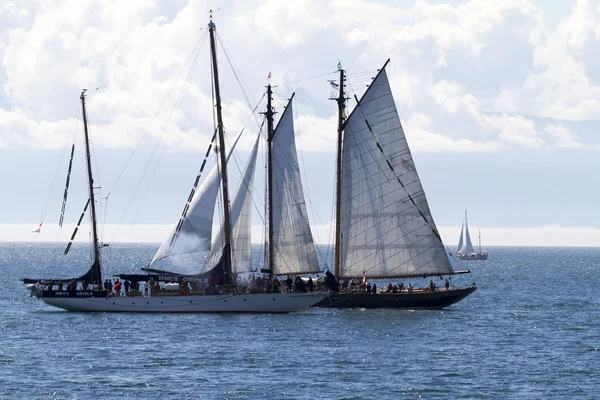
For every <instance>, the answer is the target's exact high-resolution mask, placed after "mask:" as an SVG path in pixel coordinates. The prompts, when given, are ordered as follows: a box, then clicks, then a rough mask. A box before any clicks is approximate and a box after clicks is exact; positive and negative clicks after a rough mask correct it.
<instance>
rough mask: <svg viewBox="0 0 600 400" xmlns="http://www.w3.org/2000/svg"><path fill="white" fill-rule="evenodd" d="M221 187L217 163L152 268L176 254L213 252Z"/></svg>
mask: <svg viewBox="0 0 600 400" xmlns="http://www.w3.org/2000/svg"><path fill="white" fill-rule="evenodd" d="M241 134H242V132H240V134H239V135H238V137H237V138H236V140H235V142H234V143H233V145H232V146H231V150H230V151H229V153H228V154H227V160H228V161H229V156H230V155H231V153H232V152H233V150H234V149H235V146H236V144H237V142H238V140H239V138H240V137H241ZM220 184H221V174H220V170H219V166H218V163H217V164H215V166H214V167H213V168H212V169H211V170H210V172H209V173H208V175H207V176H206V179H205V180H204V181H203V182H202V184H201V185H200V187H199V188H198V190H196V191H195V192H194V194H193V196H192V199H191V200H190V201H189V205H186V207H187V212H185V216H182V217H181V218H180V220H179V221H178V222H177V223H176V224H175V225H174V226H173V229H172V231H171V233H170V234H169V236H167V238H166V239H165V241H164V242H163V243H162V244H161V245H160V247H159V248H158V251H157V252H156V254H154V257H153V258H152V261H150V265H152V264H154V263H155V262H157V261H159V260H162V259H163V258H166V257H169V256H172V255H177V254H188V253H196V252H199V251H206V250H210V242H211V235H212V225H213V216H214V213H215V204H216V201H217V196H218V194H219V185H220ZM178 227H179V228H178Z"/></svg>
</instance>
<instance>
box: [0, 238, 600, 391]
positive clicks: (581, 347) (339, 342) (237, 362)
mask: <svg viewBox="0 0 600 400" xmlns="http://www.w3.org/2000/svg"><path fill="white" fill-rule="evenodd" d="M155 250H156V246H155V245H124V244H123V245H111V246H110V247H108V248H105V249H104V255H103V261H104V263H105V270H106V272H107V273H108V274H112V273H113V272H117V271H119V272H133V271H138V268H139V267H140V266H143V265H144V264H146V263H147V262H148V260H149V259H150V258H151V256H152V254H153V252H154V251H155ZM61 251H62V248H58V247H57V246H54V245H50V244H14V243H10V244H9V243H5V244H0V309H1V310H2V311H1V316H0V399H118V398H120V399H199V398H204V399H315V398H316V399H414V398H423V399H492V398H494V399H495V398H498V399H598V398H600V289H599V287H600V249H595V248H492V249H490V257H489V260H488V261H485V262H472V263H470V264H468V267H469V268H470V269H471V271H472V273H471V274H470V275H465V276H457V277H456V278H454V279H453V280H454V283H455V284H470V283H472V282H476V283H477V286H478V288H479V289H478V290H477V291H476V292H475V293H474V294H472V295H471V296H470V297H468V298H466V299H465V300H463V301H462V302H460V303H458V304H456V305H454V306H452V307H450V308H448V309H445V310H442V311H414V310H412V311H411V310H328V309H324V310H321V309H309V310H307V311H303V312H299V313H295V314H287V315H212V314H208V315H205V314H160V315H156V314H155V315H145V314H105V313H95V314H92V313H90V314H85V313H69V312H65V311H61V310H58V309H53V308H51V307H49V306H46V305H45V304H43V303H42V302H40V301H38V300H36V299H35V298H30V297H29V296H28V293H27V291H26V290H25V288H24V286H23V285H22V284H21V283H20V282H19V278H21V277H24V276H27V277H59V276H66V277H68V276H72V275H76V274H78V273H82V272H84V271H85V270H86V269H87V267H88V265H89V262H88V260H89V249H88V248H87V247H86V246H83V245H81V246H77V247H76V248H75V249H74V251H73V253H74V254H73V257H68V258H66V259H63V258H62V257H60V256H58V254H59V253H60V252H61ZM410 281H411V282H412V283H413V285H419V286H420V285H425V284H426V283H427V282H428V281H429V279H427V280H424V279H413V280H410ZM404 282H405V284H406V283H408V282H409V280H405V281H404Z"/></svg>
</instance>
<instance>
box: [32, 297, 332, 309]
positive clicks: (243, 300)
mask: <svg viewBox="0 0 600 400" xmlns="http://www.w3.org/2000/svg"><path fill="white" fill-rule="evenodd" d="M326 297H327V294H326V293H261V294H233V295H204V296H153V297H64V298H60V297H41V300H42V301H44V302H45V303H46V304H48V305H51V306H54V307H58V308H62V309H65V310H67V311H83V312H140V313H288V312H294V311H299V310H303V309H306V308H308V307H310V306H312V305H314V304H316V303H318V302H319V301H321V300H323V299H324V298H326Z"/></svg>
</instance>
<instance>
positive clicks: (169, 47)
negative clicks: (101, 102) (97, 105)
mask: <svg viewBox="0 0 600 400" xmlns="http://www.w3.org/2000/svg"><path fill="white" fill-rule="evenodd" d="M203 29H204V27H202V28H200V29H197V30H195V31H194V32H192V33H190V34H189V35H187V36H185V37H184V38H182V39H179V40H178V41H176V42H174V43H172V44H171V45H169V46H168V47H167V48H166V49H164V50H161V51H159V52H158V53H156V54H154V55H152V56H150V57H148V58H146V59H145V60H144V61H141V62H140V63H138V64H136V65H133V66H131V67H129V68H127V69H126V70H125V71H123V72H121V73H120V74H117V75H115V76H113V80H114V79H115V78H120V77H121V76H123V75H125V74H128V73H129V72H131V70H132V69H134V68H137V67H139V66H140V65H142V64H144V63H146V62H148V61H150V60H151V59H153V58H154V57H156V56H159V55H161V54H162V53H164V52H166V51H167V50H171V47H174V46H176V45H178V44H179V43H181V42H183V41H184V40H186V39H188V38H189V37H191V36H193V35H195V34H196V33H198V32H200V31H201V30H203ZM204 36H206V32H204ZM106 85H108V82H105V83H101V84H100V85H99V86H98V87H96V90H98V89H100V88H103V87H104V86H106Z"/></svg>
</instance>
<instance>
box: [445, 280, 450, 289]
mask: <svg viewBox="0 0 600 400" xmlns="http://www.w3.org/2000/svg"><path fill="white" fill-rule="evenodd" d="M444 286H445V287H446V290H448V289H450V281H448V278H446V283H445V284H444Z"/></svg>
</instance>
